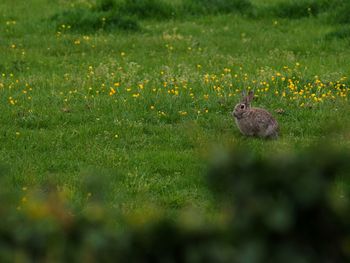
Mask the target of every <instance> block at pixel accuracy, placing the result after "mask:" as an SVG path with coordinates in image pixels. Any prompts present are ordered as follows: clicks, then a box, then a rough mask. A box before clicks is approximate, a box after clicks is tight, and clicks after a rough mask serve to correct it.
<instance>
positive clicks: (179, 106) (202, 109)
mask: <svg viewBox="0 0 350 263" xmlns="http://www.w3.org/2000/svg"><path fill="white" fill-rule="evenodd" d="M210 2H213V1H204V2H203V3H209V4H208V6H207V7H200V8H199V7H198V6H200V5H199V4H198V3H199V1H194V0H193V1H189V3H192V4H193V5H191V4H190V5H189V6H186V5H184V6H182V5H181V1H175V2H172V4H170V5H169V3H168V5H166V4H167V2H166V1H165V2H164V1H139V3H141V4H144V6H143V7H142V6H141V8H140V7H138V6H137V1H126V3H129V5H128V4H125V5H122V4H121V6H120V7H118V5H114V4H113V3H114V2H113V1H100V2H98V3H96V2H95V1H89V0H86V1H83V0H76V1H65V0H56V1H47V0H31V1H12V0H3V1H1V3H0V58H1V59H0V74H1V76H0V93H1V115H0V123H1V125H0V134H1V141H0V151H1V152H0V162H1V163H2V166H3V170H4V172H3V174H4V177H6V178H7V179H9V180H10V182H11V184H10V185H11V187H12V188H14V189H17V190H19V191H22V192H23V193H22V196H23V198H22V199H21V200H19V201H18V204H17V208H18V209H21V208H22V207H23V206H25V205H26V202H27V199H26V198H25V196H26V192H27V191H29V190H30V189H32V188H35V187H38V186H42V185H47V184H51V183H52V184H54V185H56V187H57V189H59V191H60V192H61V193H62V194H64V195H65V196H66V197H67V199H68V200H70V202H71V203H72V204H73V205H74V206H77V207H79V206H81V205H84V203H85V202H86V200H88V199H89V198H92V196H94V195H95V194H96V195H98V194H99V193H98V190H97V191H96V192H93V191H92V190H91V191H90V190H89V189H87V188H86V187H85V188H84V187H82V186H81V184H82V182H83V181H84V180H85V179H84V178H88V177H89V175H98V176H97V177H98V178H99V176H101V177H100V179H96V181H94V182H93V184H97V185H99V184H103V185H105V188H102V189H105V190H102V191H107V190H106V189H108V191H107V192H105V193H104V195H106V197H105V198H106V202H107V203H108V204H109V205H111V206H113V207H118V208H120V210H121V211H122V213H124V214H130V213H137V211H142V213H146V214H147V211H149V207H153V208H154V210H162V211H164V213H165V214H166V215H167V216H170V217H171V216H172V215H174V214H176V213H178V212H179V211H180V210H183V209H185V208H191V209H195V210H196V211H198V212H199V213H203V214H205V215H211V214H214V211H215V210H216V205H215V202H214V201H213V199H212V196H211V193H210V191H209V190H208V189H207V186H206V182H205V176H204V175H205V174H206V173H207V169H208V163H209V162H210V161H211V160H212V159H213V156H217V155H219V154H220V152H221V151H222V150H223V149H225V148H230V147H231V146H232V147H235V146H237V145H238V146H239V145H241V146H244V147H248V148H250V149H252V150H253V151H256V152H257V153H259V154H262V155H264V156H270V155H271V156H274V155H278V154H280V153H283V152H288V151H294V150H300V149H304V148H307V147H309V146H310V145H313V144H315V143H320V142H321V143H323V142H324V143H326V142H327V143H328V142H331V143H334V144H336V145H339V146H342V147H343V146H344V147H346V146H349V142H350V140H349V138H350V137H349V123H350V122H349V92H350V87H349V83H350V82H349V70H350V64H349V61H350V50H349V48H348V47H349V41H350V33H349V32H350V30H349V26H348V23H349V21H347V20H346V17H345V20H344V21H333V20H332V17H334V16H332V10H333V9H329V10H328V9H327V8H325V7H324V6H322V5H318V4H317V3H316V2H317V1H301V2H302V3H304V6H303V5H302V4H300V2H299V4H300V6H297V8H295V3H297V1H288V0H286V1H283V0H278V1H277V0H275V1H259V0H254V1H251V2H249V1H242V2H244V3H246V5H243V6H236V5H234V4H233V6H231V7H230V8H228V7H227V6H225V1H221V3H223V6H222V7H221V8H219V7H218V8H217V9H212V7H213V6H210ZM214 2H215V1H214ZM218 2H220V1H218ZM226 2H227V1H226ZM233 2H234V3H236V2H239V1H233ZM321 2H322V3H325V4H324V5H326V4H327V3H328V2H329V3H331V2H332V1H321ZM333 2H336V1H333ZM340 2H341V3H344V5H346V2H345V1H343V2H342V1H340ZM133 3H134V4H135V3H136V7H135V5H134V6H133V5H132V4H133ZM157 3H158V5H157ZM329 3H328V4H329ZM329 5H331V4H329ZM170 6H171V8H173V9H169V8H170ZM203 6H204V4H203ZM214 6H215V4H214ZM326 6H327V5H326ZM151 7H152V8H151ZM153 7H154V8H153ZM328 7H329V6H328ZM132 8H134V9H132ZM293 8H294V9H293ZM335 9H336V8H335ZM113 10H114V11H113ZM115 10H121V11H115ZM142 10H143V11H142ZM144 10H150V12H148V13H147V12H144ZM169 10H170V11H171V12H169ZM184 10H185V11H184ZM208 10H209V11H208ZM210 10H212V11H210ZM237 10H238V11H237ZM295 10H297V11H295ZM300 10H302V12H300ZM339 12H341V10H340V11H339ZM337 17H339V16H337ZM243 90H254V91H255V94H256V98H255V101H254V103H253V105H254V106H259V107H263V108H266V109H268V110H269V111H270V112H271V113H272V114H273V115H274V116H275V117H276V118H277V120H278V122H279V123H280V127H281V132H280V137H279V139H278V140H276V141H266V140H261V139H253V138H245V137H244V136H242V135H241V134H240V133H239V130H238V129H237V127H236V126H235V124H234V121H233V119H232V116H231V111H232V110H233V107H234V105H235V104H236V103H237V102H238V101H239V100H240V98H241V93H242V91H243ZM101 181H103V182H101ZM340 184H342V185H343V187H348V185H346V184H345V183H344V182H341V183H340Z"/></svg>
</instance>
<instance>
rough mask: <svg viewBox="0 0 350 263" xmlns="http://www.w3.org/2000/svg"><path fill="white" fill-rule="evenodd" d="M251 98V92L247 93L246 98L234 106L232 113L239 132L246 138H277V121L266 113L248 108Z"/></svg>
mask: <svg viewBox="0 0 350 263" xmlns="http://www.w3.org/2000/svg"><path fill="white" fill-rule="evenodd" d="M253 96H254V95H253V92H249V94H248V96H247V97H244V98H243V100H242V101H241V103H239V104H237V105H236V107H235V109H234V111H233V113H232V115H233V117H234V118H235V121H236V124H237V126H238V128H239V130H240V131H241V133H242V134H243V135H247V136H256V137H261V138H277V137H278V123H277V121H276V120H275V119H274V118H273V117H272V115H271V114H270V113H269V112H268V111H266V110H264V109H260V108H251V107H250V102H251V101H252V99H253Z"/></svg>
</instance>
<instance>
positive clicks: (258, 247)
mask: <svg viewBox="0 0 350 263" xmlns="http://www.w3.org/2000/svg"><path fill="white" fill-rule="evenodd" d="M349 159H350V153H349V151H341V150H335V149H334V148H332V147H324V146H323V147H317V148H314V149H309V150H307V151H304V152H298V153H289V154H287V153H285V154H282V155H279V156H276V155H275V156H270V157H266V156H265V157H263V156H261V155H258V154H256V153H254V152H253V151H249V150H247V148H242V147H238V148H236V149H235V150H231V151H229V152H220V154H217V155H216V157H215V159H214V160H213V162H212V165H211V168H210V170H209V174H208V176H207V182H208V186H209V187H210V188H211V189H212V190H213V193H214V196H215V198H216V200H217V202H218V207H221V212H220V217H218V218H217V219H216V220H213V221H210V222H208V221H205V220H203V219H202V218H201V216H200V215H198V214H196V213H194V212H193V211H192V212H191V211H187V212H184V213H183V214H182V215H181V214H179V215H177V216H176V217H175V218H171V219H170V218H164V217H162V216H161V214H160V213H159V211H158V215H156V214H157V213H155V214H154V215H153V216H152V217H149V215H150V212H149V211H147V210H145V211H144V214H135V215H133V216H131V217H129V218H125V217H123V216H121V213H120V210H119V209H118V207H117V206H114V207H110V206H108V205H107V204H106V202H105V200H104V194H103V193H106V192H108V183H106V182H104V181H103V180H104V179H106V178H104V177H103V176H101V175H99V174H94V175H89V176H87V177H86V178H85V180H84V181H82V183H81V187H82V188H83V189H84V191H85V193H86V202H85V204H84V205H83V207H81V208H80V209H73V208H72V207H71V206H70V204H69V202H68V200H67V199H66V198H65V193H64V191H63V190H62V189H60V188H59V186H57V185H55V184H54V183H53V182H47V184H45V185H43V186H42V187H40V188H37V189H26V188H25V189H22V190H21V191H20V192H19V193H13V192H12V191H7V189H9V188H7V187H2V188H1V195H0V197H1V206H0V214H1V218H2V224H1V226H0V260H1V262H81V261H84V262H85V261H87V262H115V261H117V262H247V263H248V262H249V263H254V262H290V263H295V262H308V263H310V262H315V263H316V262H347V261H348V260H350V206H349V204H350V203H349V202H350V199H349V197H350V196H349V193H350V191H349V190H350V189H349V182H350V181H349V180H350V178H349V174H350V163H349ZM6 179H7V177H6V174H2V180H1V184H2V186H4V185H5V186H6ZM101 181H102V182H101Z"/></svg>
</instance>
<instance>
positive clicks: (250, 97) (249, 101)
mask: <svg viewBox="0 0 350 263" xmlns="http://www.w3.org/2000/svg"><path fill="white" fill-rule="evenodd" d="M253 98H254V92H253V91H252V90H250V91H249V92H248V96H247V97H246V102H247V103H248V104H249V103H251V102H252V100H253Z"/></svg>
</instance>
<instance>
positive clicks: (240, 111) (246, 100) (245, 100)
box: [232, 91, 254, 119]
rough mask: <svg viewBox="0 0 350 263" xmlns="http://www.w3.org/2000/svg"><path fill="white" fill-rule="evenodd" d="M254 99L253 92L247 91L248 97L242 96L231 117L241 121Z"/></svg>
mask: <svg viewBox="0 0 350 263" xmlns="http://www.w3.org/2000/svg"><path fill="white" fill-rule="evenodd" d="M253 98H254V92H253V91H249V92H248V95H247V96H245V95H244V94H243V97H242V100H241V102H240V103H238V104H237V105H236V106H235V109H234V110H233V113H232V114H233V116H234V117H235V118H237V119H241V118H243V117H244V115H245V114H247V113H248V112H249V110H250V103H251V101H252V100H253Z"/></svg>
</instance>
